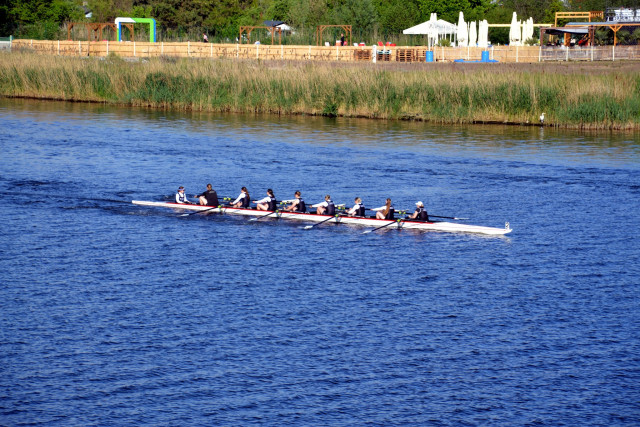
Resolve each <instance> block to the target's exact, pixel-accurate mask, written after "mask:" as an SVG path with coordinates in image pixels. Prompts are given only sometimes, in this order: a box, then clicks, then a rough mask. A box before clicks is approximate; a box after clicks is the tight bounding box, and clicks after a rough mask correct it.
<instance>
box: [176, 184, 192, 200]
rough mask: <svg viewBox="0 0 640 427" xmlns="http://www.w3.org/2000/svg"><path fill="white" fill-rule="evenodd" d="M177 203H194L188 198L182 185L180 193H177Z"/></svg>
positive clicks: (179, 189)
mask: <svg viewBox="0 0 640 427" xmlns="http://www.w3.org/2000/svg"><path fill="white" fill-rule="evenodd" d="M176 203H180V204H181V205H193V203H192V202H190V201H189V199H188V198H187V195H186V194H184V187H183V186H182V185H181V186H180V187H179V188H178V192H177V193H176Z"/></svg>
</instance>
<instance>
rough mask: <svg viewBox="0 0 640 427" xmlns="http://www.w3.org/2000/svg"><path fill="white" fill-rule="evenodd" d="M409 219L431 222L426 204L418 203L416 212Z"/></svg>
mask: <svg viewBox="0 0 640 427" xmlns="http://www.w3.org/2000/svg"><path fill="white" fill-rule="evenodd" d="M409 218H411V219H417V220H420V221H429V214H428V213H427V211H426V209H425V208H424V203H422V202H417V203H416V211H415V212H414V213H413V215H411V216H410V217H409Z"/></svg>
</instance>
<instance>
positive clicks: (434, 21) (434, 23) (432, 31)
mask: <svg viewBox="0 0 640 427" xmlns="http://www.w3.org/2000/svg"><path fill="white" fill-rule="evenodd" d="M439 33H440V32H439V31H438V15H437V14H435V13H432V14H431V17H430V19H429V37H428V38H429V46H434V45H436V44H437V43H438V39H439V38H440V36H439Z"/></svg>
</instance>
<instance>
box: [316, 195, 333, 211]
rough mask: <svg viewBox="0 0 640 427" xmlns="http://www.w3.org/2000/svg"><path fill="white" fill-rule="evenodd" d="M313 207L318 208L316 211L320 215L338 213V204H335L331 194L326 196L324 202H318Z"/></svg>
mask: <svg viewBox="0 0 640 427" xmlns="http://www.w3.org/2000/svg"><path fill="white" fill-rule="evenodd" d="M313 207H315V208H317V209H316V213H317V214H318V215H331V216H333V215H335V214H336V206H335V205H334V204H333V201H332V200H331V196H330V195H328V194H327V195H326V196H324V202H322V203H318V204H317V205H313Z"/></svg>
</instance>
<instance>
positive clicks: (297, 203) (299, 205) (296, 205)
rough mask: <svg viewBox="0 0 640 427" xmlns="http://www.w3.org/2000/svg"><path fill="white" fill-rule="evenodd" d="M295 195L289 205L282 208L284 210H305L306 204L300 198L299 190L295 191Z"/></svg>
mask: <svg viewBox="0 0 640 427" xmlns="http://www.w3.org/2000/svg"><path fill="white" fill-rule="evenodd" d="M295 196H296V199H295V200H294V201H293V202H291V204H290V205H289V206H287V207H286V208H284V210H285V211H291V212H306V211H307V205H306V204H305V203H304V200H302V196H301V194H300V192H299V191H296V193H295Z"/></svg>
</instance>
